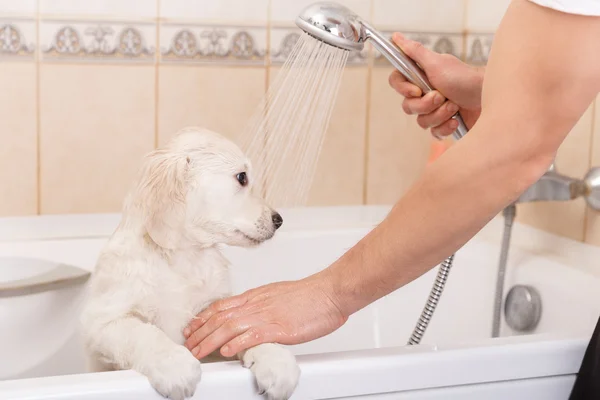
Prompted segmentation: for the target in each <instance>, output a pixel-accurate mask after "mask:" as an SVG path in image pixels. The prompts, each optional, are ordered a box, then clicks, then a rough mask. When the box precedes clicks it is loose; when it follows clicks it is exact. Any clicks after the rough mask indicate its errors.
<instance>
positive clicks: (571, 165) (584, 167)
mask: <svg viewBox="0 0 600 400" xmlns="http://www.w3.org/2000/svg"><path fill="white" fill-rule="evenodd" d="M593 115H594V107H593V106H590V108H589V109H588V110H587V111H586V112H585V114H584V115H583V116H582V117H581V119H580V120H579V122H578V123H577V124H576V125H575V127H574V128H573V130H572V131H571V133H570V134H569V136H567V138H566V139H565V141H564V142H563V144H562V145H561V147H560V149H559V151H558V154H557V155H556V163H555V166H556V169H557V171H558V172H560V173H562V174H565V175H568V176H572V177H574V178H583V176H584V175H585V174H586V172H587V171H588V168H589V165H590V144H591V140H592V120H593ZM585 218H586V204H585V201H584V200H583V199H581V198H580V199H576V200H574V201H567V202H534V203H522V204H518V205H517V221H519V222H523V223H525V224H528V225H531V226H534V227H536V228H540V229H543V230H545V231H548V232H552V233H555V234H557V235H561V236H565V237H568V238H571V239H574V240H579V241H583V240H584V233H585Z"/></svg>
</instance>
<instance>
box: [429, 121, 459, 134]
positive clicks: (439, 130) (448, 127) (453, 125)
mask: <svg viewBox="0 0 600 400" xmlns="http://www.w3.org/2000/svg"><path fill="white" fill-rule="evenodd" d="M457 128H458V121H456V120H454V119H451V120H448V121H446V122H444V123H443V124H441V125H439V126H436V127H434V128H431V134H432V135H433V136H436V137H443V136H448V135H451V134H452V133H453V132H454V131H455V130H456V129H457Z"/></svg>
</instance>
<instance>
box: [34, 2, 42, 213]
mask: <svg viewBox="0 0 600 400" xmlns="http://www.w3.org/2000/svg"><path fill="white" fill-rule="evenodd" d="M35 3H36V17H35V31H36V32H35V35H36V44H35V157H36V214H37V215H41V213H42V166H41V159H42V152H41V121H40V115H41V101H40V68H41V63H40V58H41V55H40V48H41V35H40V0H36V2H35Z"/></svg>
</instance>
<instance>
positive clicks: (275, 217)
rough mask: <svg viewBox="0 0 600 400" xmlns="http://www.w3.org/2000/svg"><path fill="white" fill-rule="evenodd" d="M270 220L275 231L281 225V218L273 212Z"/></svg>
mask: <svg viewBox="0 0 600 400" xmlns="http://www.w3.org/2000/svg"><path fill="white" fill-rule="evenodd" d="M271 218H272V219H273V225H275V229H279V227H281V225H283V218H281V215H279V213H277V212H274V213H273V215H272V216H271Z"/></svg>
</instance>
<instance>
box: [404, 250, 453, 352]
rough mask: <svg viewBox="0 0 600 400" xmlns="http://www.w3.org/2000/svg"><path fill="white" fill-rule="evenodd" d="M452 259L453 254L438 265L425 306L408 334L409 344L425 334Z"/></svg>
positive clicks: (415, 342)
mask: <svg viewBox="0 0 600 400" xmlns="http://www.w3.org/2000/svg"><path fill="white" fill-rule="evenodd" d="M453 261H454V254H452V255H451V256H450V257H448V258H446V259H445V260H444V262H442V264H441V265H440V269H439V271H438V273H437V276H436V278H435V282H434V283H433V287H432V288H431V292H429V298H428V299H427V303H425V307H424V308H423V311H422V312H421V316H420V317H419V320H418V321H417V326H415V329H414V330H413V332H412V335H410V339H409V340H408V344H409V345H415V344H419V343H420V342H421V339H423V335H425V330H426V329H427V326H428V325H429V322H430V321H431V318H432V317H433V312H434V311H435V309H436V307H437V305H438V302H439V301H440V297H442V292H443V291H444V286H445V285H446V281H447V280H448V275H449V274H450V268H452V262H453Z"/></svg>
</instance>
